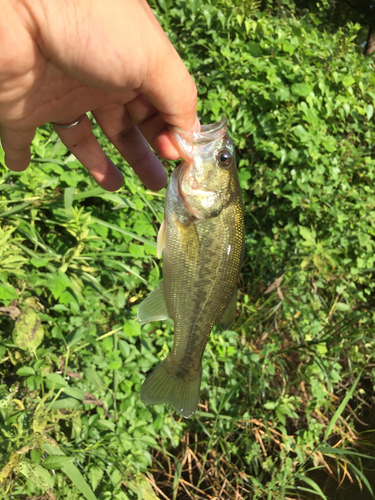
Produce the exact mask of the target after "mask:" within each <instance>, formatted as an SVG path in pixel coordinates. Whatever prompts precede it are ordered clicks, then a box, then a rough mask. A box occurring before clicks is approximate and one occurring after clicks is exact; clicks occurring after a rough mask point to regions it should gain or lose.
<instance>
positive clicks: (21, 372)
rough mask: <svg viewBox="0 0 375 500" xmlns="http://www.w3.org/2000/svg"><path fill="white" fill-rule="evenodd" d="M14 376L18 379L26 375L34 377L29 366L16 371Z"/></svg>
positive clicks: (33, 372)
mask: <svg viewBox="0 0 375 500" xmlns="http://www.w3.org/2000/svg"><path fill="white" fill-rule="evenodd" d="M16 374H17V375H19V376H20V377H27V376H28V375H35V370H34V368H31V366H23V367H22V368H19V369H18V370H17V371H16Z"/></svg>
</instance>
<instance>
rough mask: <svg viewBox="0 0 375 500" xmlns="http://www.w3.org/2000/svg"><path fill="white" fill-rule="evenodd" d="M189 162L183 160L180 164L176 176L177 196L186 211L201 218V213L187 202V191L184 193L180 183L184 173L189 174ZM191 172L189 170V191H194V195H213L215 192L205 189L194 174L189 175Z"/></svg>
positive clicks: (196, 217)
mask: <svg viewBox="0 0 375 500" xmlns="http://www.w3.org/2000/svg"><path fill="white" fill-rule="evenodd" d="M191 163H193V161H191V162H189V163H188V162H184V164H183V165H182V166H181V169H180V172H179V176H178V181H177V188H178V194H179V197H180V199H181V201H182V203H183V204H184V205H185V207H186V209H187V211H188V212H189V213H190V214H191V215H192V216H193V217H194V218H195V219H202V217H203V216H202V214H200V213H199V212H198V211H197V210H195V209H194V208H193V207H192V206H191V205H190V203H189V202H188V198H189V193H185V192H184V190H183V188H182V183H183V180H184V176H185V175H189V169H190V168H191ZM191 173H192V172H190V175H189V184H188V185H189V186H190V188H191V191H194V194H195V195H199V194H202V195H214V194H215V192H214V191H211V190H210V189H206V188H205V187H204V186H201V185H200V184H199V183H198V181H197V180H196V178H195V175H194V173H193V175H191Z"/></svg>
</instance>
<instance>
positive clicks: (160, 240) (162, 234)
mask: <svg viewBox="0 0 375 500" xmlns="http://www.w3.org/2000/svg"><path fill="white" fill-rule="evenodd" d="M165 234H166V230H165V217H164V219H163V222H162V223H161V226H160V229H159V232H158V237H157V245H156V251H157V254H158V258H159V259H160V257H161V254H162V253H163V250H164V246H165Z"/></svg>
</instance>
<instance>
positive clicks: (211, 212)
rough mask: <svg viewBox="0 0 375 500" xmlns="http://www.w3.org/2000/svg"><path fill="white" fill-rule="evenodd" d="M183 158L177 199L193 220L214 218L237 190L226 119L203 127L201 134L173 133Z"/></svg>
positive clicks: (234, 165) (231, 145) (175, 131)
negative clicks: (178, 198)
mask: <svg viewBox="0 0 375 500" xmlns="http://www.w3.org/2000/svg"><path fill="white" fill-rule="evenodd" d="M173 135H174V137H175V141H176V144H177V145H178V148H179V150H180V152H181V156H182V157H183V158H184V160H185V161H184V163H183V164H182V165H181V166H180V169H179V179H178V191H179V197H180V199H181V200H182V202H183V204H184V205H185V207H186V208H187V210H188V211H189V213H190V214H191V215H192V216H193V217H194V218H196V219H206V218H209V217H215V216H217V215H218V214H219V213H220V212H221V211H222V210H223V208H224V207H225V206H227V205H228V203H230V201H231V200H232V198H233V196H234V193H235V190H236V180H237V171H236V158H235V149H234V145H233V141H232V139H231V138H230V137H229V134H228V132H227V123H226V119H225V118H223V119H222V120H220V122H218V123H214V124H211V125H202V127H201V130H200V132H193V133H189V134H188V133H186V132H185V133H184V132H183V131H181V130H176V129H175V130H174V131H173Z"/></svg>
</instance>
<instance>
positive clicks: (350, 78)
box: [342, 75, 355, 87]
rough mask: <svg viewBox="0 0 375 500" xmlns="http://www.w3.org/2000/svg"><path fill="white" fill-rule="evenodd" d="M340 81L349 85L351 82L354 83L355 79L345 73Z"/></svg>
mask: <svg viewBox="0 0 375 500" xmlns="http://www.w3.org/2000/svg"><path fill="white" fill-rule="evenodd" d="M342 83H343V85H345V87H350V86H351V85H353V83H355V80H354V78H353V77H352V76H351V75H346V76H345V77H344V78H343V79H342Z"/></svg>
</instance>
